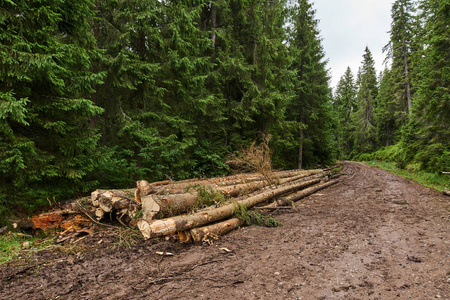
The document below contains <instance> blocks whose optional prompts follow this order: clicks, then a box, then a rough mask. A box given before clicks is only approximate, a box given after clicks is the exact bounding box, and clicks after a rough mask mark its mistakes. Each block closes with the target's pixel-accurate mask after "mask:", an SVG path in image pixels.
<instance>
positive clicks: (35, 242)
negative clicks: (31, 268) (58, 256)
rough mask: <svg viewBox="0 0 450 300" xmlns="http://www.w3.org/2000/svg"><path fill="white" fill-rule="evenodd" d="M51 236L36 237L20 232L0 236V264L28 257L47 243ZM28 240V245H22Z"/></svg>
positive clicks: (50, 241)
mask: <svg viewBox="0 0 450 300" xmlns="http://www.w3.org/2000/svg"><path fill="white" fill-rule="evenodd" d="M52 241H53V238H47V239H44V240H43V239H42V238H36V237H32V236H29V235H23V234H20V233H8V234H5V235H1V236H0V264H4V263H7V262H9V261H13V260H16V259H20V258H25V257H29V256H30V255H31V254H32V253H33V252H36V251H38V250H40V249H42V248H44V247H46V246H48V245H49V244H51V243H52ZM26 242H29V246H24V244H25V243H26Z"/></svg>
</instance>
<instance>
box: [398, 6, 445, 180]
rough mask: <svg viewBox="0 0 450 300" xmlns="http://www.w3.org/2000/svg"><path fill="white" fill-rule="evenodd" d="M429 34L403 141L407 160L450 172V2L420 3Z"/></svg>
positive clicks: (420, 58) (422, 42)
mask: <svg viewBox="0 0 450 300" xmlns="http://www.w3.org/2000/svg"><path fill="white" fill-rule="evenodd" d="M420 4H421V10H422V19H423V20H424V27H425V32H426V34H425V35H423V36H422V35H419V36H418V38H419V39H420V44H421V45H423V48H422V50H421V51H420V55H418V56H417V58H418V59H419V60H418V62H416V66H417V68H418V70H417V71H416V72H417V73H418V74H419V75H418V77H419V78H418V82H417V85H418V86H417V92H416V94H415V101H414V105H413V116H412V120H411V122H410V124H409V126H408V127H407V128H406V129H405V134H404V137H403V139H402V141H403V145H404V147H405V152H406V157H405V158H406V161H416V162H419V163H420V164H421V167H422V168H424V169H427V170H430V171H449V170H450V158H449V157H450V142H449V141H450V57H449V52H448V51H449V50H448V49H450V29H449V27H448V24H449V22H450V3H449V2H448V1H438V0H423V1H421V2H420Z"/></svg>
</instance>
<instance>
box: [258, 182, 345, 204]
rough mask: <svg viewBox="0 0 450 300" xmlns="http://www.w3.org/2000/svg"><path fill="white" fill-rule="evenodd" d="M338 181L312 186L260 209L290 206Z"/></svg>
mask: <svg viewBox="0 0 450 300" xmlns="http://www.w3.org/2000/svg"><path fill="white" fill-rule="evenodd" d="M338 181H339V180H338V179H335V180H330V181H328V182H324V183H321V184H318V185H315V186H312V187H310V188H307V189H304V190H301V191H299V192H297V193H295V194H292V195H289V196H287V197H284V198H281V199H279V200H276V201H274V202H272V203H271V204H269V205H267V206H264V207H262V208H261V209H264V208H273V207H277V206H288V205H292V203H293V202H295V201H298V200H300V199H303V198H305V197H307V196H309V195H311V194H314V193H315V192H317V191H320V190H322V189H324V188H327V187H329V186H331V185H333V184H335V183H337V182H338ZM319 182H320V180H319ZM316 183H318V182H316Z"/></svg>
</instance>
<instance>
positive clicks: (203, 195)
mask: <svg viewBox="0 0 450 300" xmlns="http://www.w3.org/2000/svg"><path fill="white" fill-rule="evenodd" d="M192 189H194V190H195V191H196V192H197V203H196V204H195V207H194V209H201V208H204V207H207V206H212V205H216V206H221V205H223V204H224V203H225V202H226V199H225V195H224V194H223V193H220V192H217V191H214V189H213V188H211V187H210V186H202V185H200V184H194V185H190V186H188V187H187V189H186V191H187V192H189V191H190V190H192Z"/></svg>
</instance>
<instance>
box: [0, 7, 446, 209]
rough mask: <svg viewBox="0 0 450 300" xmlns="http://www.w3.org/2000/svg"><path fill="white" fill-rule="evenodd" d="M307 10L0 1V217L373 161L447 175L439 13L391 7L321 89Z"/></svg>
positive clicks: (317, 43) (320, 65)
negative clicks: (93, 196) (237, 177)
mask: <svg viewBox="0 0 450 300" xmlns="http://www.w3.org/2000/svg"><path fill="white" fill-rule="evenodd" d="M315 14H316V12H315V9H314V5H313V3H312V1H310V0H297V1H287V0H273V1H263V0H231V1H225V0H215V1H212V0H209V1H206V0H189V1H188V0H183V1H169V0H147V1H133V0H104V1H98V0H71V1H67V0H42V1H25V0H17V1H16V0H0V214H2V215H4V214H9V213H11V212H13V211H14V212H29V211H32V210H33V209H36V208H37V207H39V206H42V205H45V204H48V203H49V202H51V201H61V200H64V199H70V198H73V197H78V196H81V195H84V194H87V193H89V192H91V191H92V190H94V189H97V188H126V187H129V186H133V185H134V182H135V181H136V180H140V179H145V180H148V181H153V180H154V181H156V180H162V179H174V180H180V179H186V178H191V177H208V176H220V175H225V174H229V173H230V172H231V170H230V166H229V165H227V163H226V162H227V161H228V160H229V158H230V156H231V155H236V154H238V153H239V152H240V151H241V150H242V149H244V148H246V147H249V146H250V145H252V144H253V143H259V142H261V141H267V140H270V142H269V145H270V149H271V156H272V157H271V158H272V162H273V167H274V168H277V169H294V168H299V169H301V168H312V167H316V166H319V165H320V166H325V165H328V164H331V163H333V161H335V160H337V159H340V160H343V159H353V160H365V159H380V160H391V161H394V162H396V163H397V164H398V165H399V166H400V167H401V168H410V169H417V170H427V171H429V172H436V173H437V172H442V171H450V142H449V141H450V99H449V87H450V82H449V81H450V72H449V71H450V70H449V67H450V65H449V60H450V53H449V49H450V45H449V44H450V34H449V33H450V30H449V28H448V24H449V21H450V2H449V1H448V0H445V1H442V0H420V1H418V2H416V1H411V0H396V1H395V2H394V4H393V6H392V26H391V30H390V41H389V43H388V44H387V45H386V47H385V53H386V62H387V63H386V69H385V70H383V71H382V72H381V73H377V71H376V70H375V67H374V60H373V57H372V54H371V52H370V49H368V48H366V49H365V50H364V49H361V50H362V51H361V52H362V53H363V55H362V63H361V67H360V68H359V71H358V73H357V74H356V75H354V74H352V71H351V70H350V68H349V69H348V70H347V72H346V73H345V74H343V76H342V77H341V80H340V81H339V83H338V85H337V87H336V89H335V91H334V92H333V89H332V87H331V86H330V75H329V70H328V69H327V60H326V57H325V52H324V49H323V46H322V39H321V35H320V31H319V29H318V22H319V20H318V19H317V18H316V15H315Z"/></svg>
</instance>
